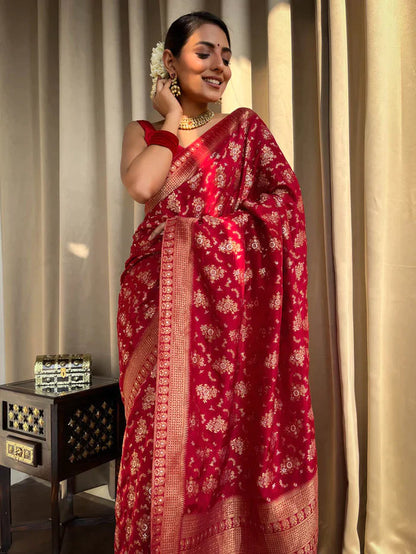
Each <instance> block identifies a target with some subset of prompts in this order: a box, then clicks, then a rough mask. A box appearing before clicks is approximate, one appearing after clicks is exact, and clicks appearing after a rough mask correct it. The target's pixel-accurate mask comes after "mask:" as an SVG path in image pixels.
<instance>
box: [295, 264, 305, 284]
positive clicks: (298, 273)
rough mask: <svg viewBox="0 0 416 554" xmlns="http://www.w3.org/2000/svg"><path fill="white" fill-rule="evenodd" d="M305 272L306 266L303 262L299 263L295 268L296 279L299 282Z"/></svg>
mask: <svg viewBox="0 0 416 554" xmlns="http://www.w3.org/2000/svg"><path fill="white" fill-rule="evenodd" d="M304 270H305V264H304V263H303V262H299V263H298V264H296V267H295V273H296V279H298V280H299V279H300V278H301V277H302V275H303V272H304Z"/></svg>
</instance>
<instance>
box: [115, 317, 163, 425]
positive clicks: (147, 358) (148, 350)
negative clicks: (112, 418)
mask: <svg viewBox="0 0 416 554" xmlns="http://www.w3.org/2000/svg"><path fill="white" fill-rule="evenodd" d="M158 323H159V317H158V315H155V316H154V317H153V319H152V321H151V322H150V324H149V326H148V327H147V329H146V330H145V332H144V333H143V337H141V339H140V341H139V344H138V346H137V347H136V349H135V350H134V352H133V354H132V356H131V358H130V360H129V363H128V365H127V368H126V373H125V377H124V381H123V397H124V411H125V414H126V420H128V418H129V415H130V412H131V409H132V408H133V404H134V400H135V398H136V396H137V394H138V392H139V390H140V387H141V386H142V384H143V383H144V382H145V380H146V378H147V377H148V376H149V375H150V372H151V371H152V368H153V367H154V366H155V364H156V358H157V329H158Z"/></svg>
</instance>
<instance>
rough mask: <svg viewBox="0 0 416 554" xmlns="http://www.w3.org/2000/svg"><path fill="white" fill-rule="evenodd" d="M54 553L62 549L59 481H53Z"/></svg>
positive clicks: (57, 553) (52, 518)
mask: <svg viewBox="0 0 416 554" xmlns="http://www.w3.org/2000/svg"><path fill="white" fill-rule="evenodd" d="M51 522H52V553H53V554H59V551H60V548H61V521H60V516H59V481H51Z"/></svg>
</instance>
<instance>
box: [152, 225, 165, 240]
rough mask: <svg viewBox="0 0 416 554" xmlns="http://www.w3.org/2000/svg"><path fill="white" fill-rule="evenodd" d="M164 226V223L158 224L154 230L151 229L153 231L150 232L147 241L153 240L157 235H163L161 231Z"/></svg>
mask: <svg viewBox="0 0 416 554" xmlns="http://www.w3.org/2000/svg"><path fill="white" fill-rule="evenodd" d="M165 225H166V221H164V222H163V223H160V224H159V225H158V226H157V227H156V228H155V229H153V231H152V232H151V234H150V236H149V240H153V239H154V238H156V237H157V236H158V235H160V234H161V233H163V229H164V228H165Z"/></svg>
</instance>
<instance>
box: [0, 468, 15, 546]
mask: <svg viewBox="0 0 416 554" xmlns="http://www.w3.org/2000/svg"><path fill="white" fill-rule="evenodd" d="M10 520H11V499H10V468H8V467H5V466H0V533H1V537H0V540H1V544H0V552H8V550H9V548H10V546H11V544H12V534H11V531H10V523H11V521H10Z"/></svg>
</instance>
